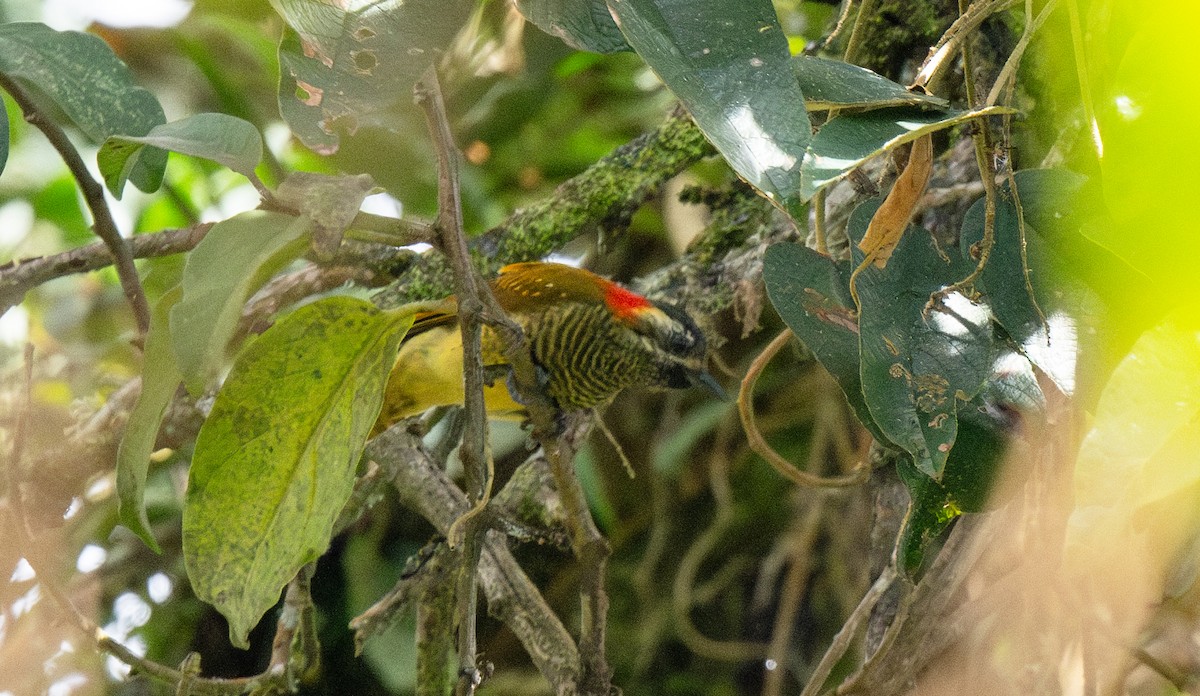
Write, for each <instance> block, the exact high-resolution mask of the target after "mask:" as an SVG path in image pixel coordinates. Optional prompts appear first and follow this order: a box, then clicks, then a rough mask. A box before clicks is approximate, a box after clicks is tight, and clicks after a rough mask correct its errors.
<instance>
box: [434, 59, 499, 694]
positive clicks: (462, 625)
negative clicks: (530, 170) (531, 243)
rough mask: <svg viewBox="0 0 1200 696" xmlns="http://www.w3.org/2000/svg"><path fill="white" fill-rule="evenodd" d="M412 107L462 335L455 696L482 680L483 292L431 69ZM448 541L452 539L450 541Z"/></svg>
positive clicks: (487, 484)
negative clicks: (431, 173)
mask: <svg viewBox="0 0 1200 696" xmlns="http://www.w3.org/2000/svg"><path fill="white" fill-rule="evenodd" d="M415 92H416V99H417V103H418V104H420V106H421V107H422V109H423V110H424V112H425V122H426V125H427V127H428V128H429V132H430V134H431V135H432V136H433V142H434V143H435V146H436V150H437V160H438V218H437V222H436V223H435V227H436V228H437V232H438V239H439V241H440V245H441V248H442V251H443V252H444V253H445V254H446V256H447V257H449V259H450V264H451V266H452V267H453V269H454V284H455V289H456V291H457V296H458V325H459V330H460V332H461V334H462V347H463V384H464V389H465V391H464V394H465V396H464V410H465V413H466V424H465V427H464V428H463V436H462V447H461V448H460V449H459V457H460V458H461V459H462V463H463V470H464V472H465V473H466V484H467V496H468V498H469V499H470V500H471V502H472V504H473V507H472V509H471V511H470V512H468V513H467V516H466V517H465V519H464V520H462V523H461V525H460V523H458V522H456V523H455V525H454V527H453V529H454V530H458V529H461V530H462V539H463V544H462V567H461V569H460V571H459V578H458V595H457V600H458V668H459V679H458V683H457V685H456V686H455V694H457V695H458V696H468V695H469V694H473V693H475V688H476V687H477V686H479V684H480V683H481V681H482V676H481V673H480V672H479V670H478V669H476V666H475V653H476V645H475V608H476V605H477V603H478V602H477V596H476V595H477V592H478V586H477V584H476V576H477V567H478V565H479V551H480V546H479V544H480V539H479V536H480V535H481V534H482V532H483V530H484V526H483V524H481V522H482V521H483V518H482V517H480V516H479V515H480V513H482V512H483V511H484V510H486V508H487V503H488V500H489V499H490V497H491V485H492V476H491V471H492V463H491V453H490V452H489V450H488V424H487V409H486V407H485V405H484V401H483V388H484V380H485V378H484V373H483V347H482V335H483V322H482V321H481V318H480V317H481V315H482V313H483V300H481V299H480V295H481V293H484V292H487V289H486V287H485V286H483V283H482V282H481V281H480V280H479V278H478V276H477V272H476V270H475V268H474V266H472V265H471V256H470V253H469V252H468V251H467V239H466V234H465V232H464V231H463V224H462V200H461V198H460V197H459V188H458V160H457V149H456V148H455V146H454V139H453V136H452V135H451V133H450V123H449V120H448V118H447V116H446V106H445V104H444V103H443V101H442V92H441V86H440V85H439V84H438V78H437V68H436V67H431V68H430V69H429V70H428V71H427V72H426V73H425V76H424V77H423V78H422V79H421V81H420V82H418V83H417V86H416V88H415ZM452 541H453V539H452Z"/></svg>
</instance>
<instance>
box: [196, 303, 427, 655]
mask: <svg viewBox="0 0 1200 696" xmlns="http://www.w3.org/2000/svg"><path fill="white" fill-rule="evenodd" d="M411 324H412V315H411V314H400V313H394V312H392V313H389V312H383V311H381V310H379V309H377V308H376V307H374V306H373V305H371V304H370V303H369V302H365V301H362V300H357V299H353V298H349V297H331V298H327V299H324V300H320V301H318V302H314V303H313V304H310V305H307V306H304V307H301V308H300V309H298V310H296V311H295V312H293V313H291V314H289V315H287V316H286V317H284V318H283V319H281V320H280V321H279V322H277V323H276V324H275V325H274V326H272V327H271V328H270V329H269V330H267V332H266V333H264V334H263V335H262V336H260V337H259V338H258V339H257V340H255V341H254V342H252V343H250V344H249V345H248V346H247V347H246V349H245V350H244V351H243V352H242V354H241V355H240V356H239V357H238V360H237V362H236V363H235V365H234V368H233V371H232V372H231V373H230V375H229V378H228V379H227V380H226V381H225V385H224V386H223V387H222V389H221V391H220V392H219V393H218V395H217V399H216V402H215V403H214V404H213V408H212V413H211V414H210V415H209V417H208V420H207V421H205V423H204V427H202V428H201V429H200V434H199V436H197V438H196V453H195V456H194V457H193V459H192V467H191V472H190V475H189V479H188V490H187V500H186V502H185V504H184V510H183V549H184V559H185V562H186V565H187V571H188V578H189V579H190V581H191V583H192V588H193V590H194V591H195V592H196V596H197V597H199V598H201V599H202V600H204V601H206V602H209V603H211V604H213V605H214V606H215V607H216V608H217V609H218V610H219V611H220V612H221V613H222V614H224V615H225V617H226V619H228V620H229V637H230V640H231V641H232V642H233V644H234V645H237V646H239V647H247V640H246V637H247V634H248V633H249V632H250V630H251V629H252V628H254V626H255V625H256V624H257V623H258V621H259V619H261V618H262V615H263V614H264V613H265V612H266V611H267V610H268V609H270V608H271V606H273V605H274V604H275V602H276V601H277V600H278V599H279V592H280V590H281V589H282V588H283V586H284V585H285V584H287V582H288V581H290V580H291V579H292V578H293V577H294V576H295V574H296V572H297V571H299V569H300V568H301V567H302V566H304V565H305V564H306V563H309V562H311V561H313V560H316V558H317V557H318V556H320V555H321V553H323V552H324V551H325V548H326V547H327V546H328V545H329V538H330V534H331V532H332V528H333V524H334V521H335V520H336V519H337V516H338V513H339V512H341V509H342V506H343V505H345V503H346V500H347V499H348V498H349V496H350V492H351V490H352V488H353V485H354V475H355V470H356V469H357V466H358V460H359V457H360V456H361V454H362V449H363V446H364V444H365V443H366V439H367V435H368V434H369V433H370V430H371V427H372V425H373V424H374V422H375V419H376V418H377V417H378V415H379V409H380V407H381V405H382V402H383V388H384V385H385V383H386V381H387V376H388V373H389V371H390V369H391V366H392V362H393V360H394V359H395V355H396V349H397V347H398V345H399V342H400V340H401V338H402V337H403V336H404V333H405V332H406V331H407V330H408V327H409V326H411Z"/></svg>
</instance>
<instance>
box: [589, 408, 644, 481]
mask: <svg viewBox="0 0 1200 696" xmlns="http://www.w3.org/2000/svg"><path fill="white" fill-rule="evenodd" d="M592 415H593V417H594V418H595V423H596V429H597V430H599V431H600V432H601V433H603V434H604V439H606V440H608V444H610V445H612V448H613V451H614V452H616V453H617V457H618V458H619V459H620V460H621V466H623V467H625V473H626V474H627V475H628V476H629V478H631V479H633V478H637V472H635V471H634V470H633V462H631V461H629V456H628V455H626V454H625V448H624V447H622V446H621V443H620V441H618V440H617V436H616V435H613V432H612V431H611V430H609V429H608V425H607V424H605V422H604V418H603V417H601V415H600V411H598V410H596V409H592Z"/></svg>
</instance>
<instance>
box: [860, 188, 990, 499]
mask: <svg viewBox="0 0 1200 696" xmlns="http://www.w3.org/2000/svg"><path fill="white" fill-rule="evenodd" d="M879 206H880V201H879V199H872V200H870V201H867V202H865V203H863V204H862V205H860V206H858V207H857V208H855V210H854V212H853V213H851V215H850V223H849V227H848V232H849V234H850V236H851V238H852V241H854V242H855V243H857V242H858V241H859V240H860V239H862V237H863V235H864V234H865V233H866V229H867V225H868V224H870V221H871V218H872V216H873V215H874V214H875V212H876V210H877V209H878V208H879ZM851 250H852V252H853V253H854V259H853V260H854V263H855V264H862V262H863V259H864V258H865V257H864V255H863V253H862V252H861V251H859V250H858V248H857V246H855V247H853V248H852V249H851ZM970 270H971V267H970V266H969V265H968V264H966V263H964V262H963V261H962V260H961V259H959V258H958V257H957V256H955V257H949V256H946V255H945V254H944V253H942V251H941V250H940V249H938V248H937V246H936V244H935V243H934V240H933V237H932V236H931V235H930V234H929V232H927V231H925V230H923V229H921V228H919V227H911V228H909V230H908V231H907V232H906V233H905V234H904V236H903V237H902V238H901V240H900V243H899V244H898V245H897V246H896V249H895V251H894V253H893V254H892V259H891V262H890V263H888V265H887V267H886V268H876V267H875V266H872V265H869V264H868V265H866V266H865V267H864V268H863V270H862V271H861V272H860V273H859V274H858V276H857V290H858V296H859V300H860V302H861V308H860V313H859V330H860V336H859V346H860V351H861V355H862V358H861V359H862V366H861V370H862V372H861V375H862V384H863V394H864V395H865V397H866V401H867V406H868V408H869V409H870V411H871V415H872V417H873V418H874V420H875V422H876V424H878V425H879V428H880V430H882V431H883V433H884V434H885V435H886V436H887V438H888V440H890V441H891V442H893V443H894V444H895V445H896V446H898V447H900V448H901V449H903V450H904V451H906V452H908V453H909V454H910V455H912V457H913V461H914V463H915V465H916V467H917V469H918V470H919V471H921V472H922V473H923V474H925V475H926V476H929V477H931V478H933V479H940V478H941V476H942V472H943V470H944V469H945V466H946V458H947V457H948V455H949V454H950V450H951V448H952V447H953V446H954V440H955V437H956V435H957V432H958V416H957V413H958V404H959V403H960V402H966V401H969V400H971V399H972V398H974V396H975V395H976V394H978V393H979V391H980V389H982V388H983V384H984V381H985V380H986V379H987V377H988V375H989V373H990V372H991V368H992V362H993V349H992V342H991V327H990V325H989V323H988V322H989V318H988V314H987V312H986V311H984V310H983V309H982V308H981V307H979V306H978V305H975V304H972V303H971V302H970V301H968V300H967V299H966V298H965V297H963V296H962V295H959V294H955V295H952V296H951V297H950V298H948V299H947V303H946V305H944V306H941V307H937V308H933V309H931V310H930V311H929V312H928V314H926V312H925V306H926V304H927V302H928V301H929V298H930V296H931V294H932V293H933V292H935V291H937V290H939V289H941V288H942V287H944V286H946V285H950V284H952V283H954V282H955V281H957V280H959V279H961V278H963V277H965V276H966V275H967V273H969V272H970Z"/></svg>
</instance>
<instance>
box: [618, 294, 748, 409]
mask: <svg viewBox="0 0 1200 696" xmlns="http://www.w3.org/2000/svg"><path fill="white" fill-rule="evenodd" d="M605 302H606V304H607V305H608V307H609V309H610V310H611V311H612V312H613V315H614V316H616V318H617V319H618V321H620V322H621V323H622V324H623V325H624V326H626V327H628V328H629V329H630V330H631V331H632V333H633V334H634V336H635V339H634V340H636V341H637V345H638V346H639V347H640V348H642V349H643V350H645V351H646V352H648V353H649V354H650V355H651V356H653V360H654V363H655V365H656V366H657V367H658V370H659V376H658V384H659V386H663V387H669V388H672V389H685V388H687V387H692V386H700V385H703V386H705V387H707V388H709V389H710V390H712V391H713V392H715V393H716V394H717V395H718V396H720V397H722V398H728V397H727V395H726V394H725V391H724V390H723V389H721V386H720V385H719V384H717V381H716V380H715V379H713V377H712V375H710V374H709V373H708V372H707V371H705V369H704V359H705V357H706V352H707V346H706V343H705V340H704V333H703V332H702V331H701V330H700V327H698V326H696V322H695V321H693V320H692V318H691V317H690V316H688V313H687V312H685V311H684V310H683V309H681V308H679V307H676V306H674V305H670V304H667V303H665V302H656V301H654V300H650V299H648V298H646V297H643V296H641V295H639V294H637V293H635V292H632V291H630V290H626V289H625V288H623V287H621V286H620V285H616V284H610V287H608V288H607V290H606V293H605Z"/></svg>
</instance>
